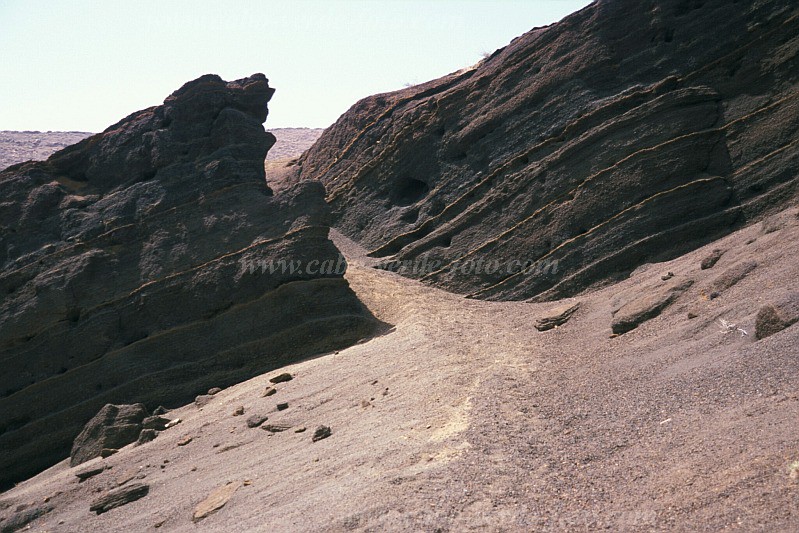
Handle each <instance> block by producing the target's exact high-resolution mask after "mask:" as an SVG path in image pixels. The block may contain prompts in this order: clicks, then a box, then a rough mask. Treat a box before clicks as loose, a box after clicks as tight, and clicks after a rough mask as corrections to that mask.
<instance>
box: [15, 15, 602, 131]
mask: <svg viewBox="0 0 799 533" xmlns="http://www.w3.org/2000/svg"><path fill="white" fill-rule="evenodd" d="M589 3H590V2H589V0H493V1H492V0H426V1H417V0H284V1H261V2H256V1H221V0H217V1H207V2H204V1H194V2H189V1H169V0H161V1H127V2H123V1H118V0H105V1H104V0H95V1H83V0H69V1H68V0H0V130H42V131H44V130H81V131H101V130H103V129H105V128H106V127H107V126H109V125H111V124H112V123H114V122H116V121H117V120H119V119H120V118H122V117H124V116H126V115H128V114H130V113H132V112H134V111H136V110H139V109H143V108H145V107H149V106H151V105H156V104H160V103H161V102H162V101H163V99H164V98H165V97H166V96H167V95H169V93H171V92H172V91H174V90H175V89H177V88H178V87H180V86H181V85H182V84H183V83H185V82H186V81H189V80H191V79H194V78H196V77H198V76H200V75H202V74H206V73H211V72H212V73H217V74H219V75H221V76H222V77H223V78H224V79H228V80H230V79H236V78H241V77H244V76H247V75H249V74H252V73H255V72H263V73H264V74H266V76H267V77H268V78H269V80H270V84H271V85H272V87H275V88H276V89H277V92H276V94H275V96H274V98H273V99H272V102H271V104H270V106H269V108H270V114H269V118H268V119H267V122H266V127H267V128H280V127H302V126H305V127H326V126H328V125H330V124H332V123H333V122H334V121H335V120H336V118H338V116H339V115H341V113H343V112H344V111H346V110H347V109H348V108H349V107H350V106H351V105H352V104H354V103H355V102H356V101H357V100H358V99H359V98H362V97H364V96H368V95H370V94H375V93H378V92H385V91H390V90H395V89H400V88H402V87H403V86H404V85H405V84H407V83H421V82H423V81H427V80H429V79H433V78H437V77H439V76H442V75H444V74H448V73H449V72H453V71H456V70H458V69H461V68H463V67H466V66H469V65H472V64H474V63H476V62H477V61H478V60H479V59H480V58H481V54H482V53H483V52H493V51H494V50H495V49H497V48H500V47H502V46H504V45H506V44H507V43H508V42H510V40H511V39H512V38H514V37H516V36H518V35H521V34H522V33H524V32H526V31H528V30H530V29H531V28H533V27H535V26H542V25H545V24H549V23H551V22H555V21H557V20H560V19H561V18H563V17H564V16H566V15H568V14H569V13H571V12H573V11H576V10H578V9H580V8H581V7H583V6H585V5H587V4H589Z"/></svg>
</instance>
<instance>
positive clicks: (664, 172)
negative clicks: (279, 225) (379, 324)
mask: <svg viewBox="0 0 799 533" xmlns="http://www.w3.org/2000/svg"><path fill="white" fill-rule="evenodd" d="M797 14H799V5H797V3H796V2H793V1H792V0H765V1H763V2H756V3H753V2H730V1H729V0H708V1H702V2H698V1H697V2H693V1H686V0H643V1H641V0H600V1H598V2H595V3H593V4H591V5H589V6H588V7H586V8H584V9H583V10H581V11H579V12H577V13H575V14H573V15H571V16H569V17H567V18H565V19H564V20H563V21H561V22H560V23H558V24H554V25H551V26H548V27H545V28H537V29H534V30H532V31H530V32H529V33H527V34H525V35H523V36H521V37H519V38H517V39H515V40H513V42H511V43H510V44H509V45H508V46H507V47H505V48H503V49H501V50H498V51H496V52H495V53H494V54H492V55H491V56H490V57H488V58H486V59H485V60H484V61H481V62H480V63H478V64H477V65H476V66H474V67H472V68H467V69H463V70H462V71H460V72H457V73H454V74H451V75H449V76H445V77H443V78H441V79H438V80H434V81H431V82H429V83H425V84H421V85H418V86H414V87H410V88H407V89H404V90H401V91H398V92H394V93H387V94H379V95H376V96H372V97H369V98H366V99H364V100H362V101H360V102H358V103H357V104H356V105H354V106H353V107H352V108H351V109H350V110H349V111H348V112H347V113H345V114H344V115H343V116H341V117H340V118H339V120H338V121H337V122H336V124H335V125H334V126H332V127H331V128H328V129H327V130H326V131H325V132H324V134H323V135H322V136H321V137H320V139H319V140H318V141H317V142H316V143H315V145H314V146H313V147H312V148H311V149H310V150H309V151H308V152H306V154H305V155H304V156H303V157H301V158H300V160H299V161H298V163H297V164H296V165H295V166H294V167H293V168H294V169H295V172H296V176H295V179H296V180H321V181H322V182H323V183H324V184H325V185H326V187H327V192H328V199H329V201H330V202H331V204H332V207H333V210H334V215H335V221H336V222H335V225H336V227H338V228H340V229H341V230H342V231H343V232H344V233H345V234H347V235H348V236H350V237H352V238H354V239H355V240H356V241H358V242H359V243H361V244H363V245H364V246H366V247H367V248H369V249H371V250H372V253H371V255H373V256H376V257H390V259H391V260H392V261H395V262H396V261H421V260H422V258H424V257H427V258H428V265H433V266H431V267H429V268H427V269H419V270H417V272H416V273H415V274H414V273H413V272H410V273H408V275H411V276H414V277H420V278H422V279H423V280H424V281H426V282H430V283H433V284H435V285H438V286H441V287H444V288H447V289H450V290H454V291H458V292H462V293H467V294H469V295H471V296H473V297H478V298H487V299H525V298H535V299H537V300H543V299H550V298H557V297H563V296H571V295H574V294H576V293H579V292H581V291H582V290H585V289H586V288H588V287H591V286H593V285H595V284H598V283H604V282H608V281H610V280H614V279H620V278H622V277H623V276H624V275H625V274H626V273H629V272H630V271H632V270H634V269H635V268H636V267H637V266H638V265H641V264H643V263H647V262H650V263H654V262H658V261H662V260H666V259H670V258H673V257H677V256H679V255H681V254H682V253H684V252H686V251H688V250H691V249H694V248H696V247H697V246H699V245H701V244H704V243H708V242H710V241H712V240H714V239H715V238H717V237H719V236H721V235H724V234H727V233H729V232H730V231H731V230H732V229H733V228H734V227H735V226H736V225H737V224H741V223H745V222H747V221H749V220H753V219H758V218H760V217H762V216H764V215H765V214H766V213H767V212H768V211H778V210H780V209H781V208H784V207H785V206H786V205H787V204H789V203H790V202H791V201H793V200H792V199H795V197H796V190H797V183H799V149H797V147H796V144H795V142H794V140H795V139H796V138H797V135H799V113H798V112H797V107H796V105H795V102H796V97H797V92H798V91H797V89H798V87H797V79H799V58H797V57H796V55H797V53H796V50H797V48H796V46H795V41H794V39H795V37H796V17H797ZM478 265H481V266H478ZM525 266H527V267H528V268H526V269H525V268H524V267H525Z"/></svg>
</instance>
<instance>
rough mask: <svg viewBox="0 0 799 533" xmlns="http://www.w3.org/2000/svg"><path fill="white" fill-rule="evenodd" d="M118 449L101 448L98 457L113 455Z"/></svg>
mask: <svg viewBox="0 0 799 533" xmlns="http://www.w3.org/2000/svg"><path fill="white" fill-rule="evenodd" d="M118 451H119V450H116V449H114V448H103V449H102V450H100V457H102V458H103V459H105V458H106V457H111V456H112V455H114V454H115V453H117V452H118Z"/></svg>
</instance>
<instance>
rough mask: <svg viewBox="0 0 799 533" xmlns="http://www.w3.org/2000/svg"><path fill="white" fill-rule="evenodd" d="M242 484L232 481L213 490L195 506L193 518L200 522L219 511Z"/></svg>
mask: <svg viewBox="0 0 799 533" xmlns="http://www.w3.org/2000/svg"><path fill="white" fill-rule="evenodd" d="M241 486H242V482H241V481H231V482H230V483H228V484H226V485H222V486H221V487H219V488H217V489H215V490H213V491H212V492H211V494H209V495H208V497H207V498H206V499H205V500H203V501H202V502H200V503H199V504H198V505H197V507H195V508H194V515H193V516H192V520H193V521H194V522H199V521H200V520H202V519H203V518H205V517H207V516H208V515H210V514H213V513H215V512H217V511H218V510H219V509H221V508H222V507H224V506H225V504H227V502H228V501H230V498H231V497H232V496H233V494H234V493H235V492H236V491H237V490H238V489H239V487H241Z"/></svg>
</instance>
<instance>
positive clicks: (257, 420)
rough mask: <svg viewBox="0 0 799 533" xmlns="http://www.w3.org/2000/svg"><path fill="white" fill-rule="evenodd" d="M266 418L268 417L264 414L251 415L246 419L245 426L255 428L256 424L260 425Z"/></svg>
mask: <svg viewBox="0 0 799 533" xmlns="http://www.w3.org/2000/svg"><path fill="white" fill-rule="evenodd" d="M268 419H269V417H267V416H264V415H252V416H251V417H249V418H248V419H247V427H248V428H257V427H258V426H260V425H261V424H263V423H264V422H266V421H267V420H268Z"/></svg>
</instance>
